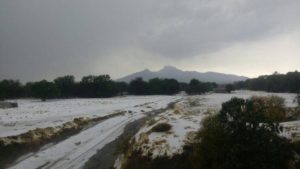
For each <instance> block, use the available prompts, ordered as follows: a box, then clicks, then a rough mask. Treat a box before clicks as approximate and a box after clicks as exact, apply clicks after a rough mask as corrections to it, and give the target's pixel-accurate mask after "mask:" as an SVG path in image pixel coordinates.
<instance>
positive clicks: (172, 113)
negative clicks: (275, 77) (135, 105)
mask: <svg viewBox="0 0 300 169" xmlns="http://www.w3.org/2000/svg"><path fill="white" fill-rule="evenodd" d="M270 95H277V96H280V97H283V98H284V99H285V104H286V105H287V106H288V107H294V106H296V104H295V103H294V102H293V100H294V98H295V94H288V93H279V94H277V93H266V92H253V91H235V92H233V93H231V94H217V93H214V94H207V95H198V96H186V97H184V99H183V100H182V101H180V102H179V103H177V104H176V106H175V108H174V109H169V110H167V111H166V112H164V113H161V114H160V115H159V116H157V117H155V118H154V120H152V122H150V125H149V124H148V125H145V126H144V127H143V128H141V130H140V131H139V132H138V133H137V134H136V136H135V138H134V139H135V143H134V144H133V149H134V150H137V151H141V153H142V155H144V156H150V157H152V158H155V157H159V156H170V157H172V156H173V155H176V154H180V153H182V151H183V146H184V145H185V144H188V143H189V142H190V141H191V140H192V139H191V138H192V137H193V136H194V135H195V132H196V131H198V130H199V128H200V127H201V120H202V119H203V118H204V117H205V116H207V115H209V114H212V113H215V112H217V111H219V109H221V106H222V103H224V102H226V101H228V100H230V99H231V98H232V97H239V98H244V99H247V98H250V97H252V96H270ZM153 122H155V123H153ZM159 123H168V124H170V125H171V126H172V128H171V130H170V131H167V132H152V131H151V129H152V128H153V127H154V126H155V125H157V124H159ZM283 125H284V126H287V125H289V126H292V127H291V129H292V130H288V131H287V130H285V132H283V133H282V135H284V136H290V135H295V133H299V134H300V121H294V122H287V123H283ZM293 133H294V134H293Z"/></svg>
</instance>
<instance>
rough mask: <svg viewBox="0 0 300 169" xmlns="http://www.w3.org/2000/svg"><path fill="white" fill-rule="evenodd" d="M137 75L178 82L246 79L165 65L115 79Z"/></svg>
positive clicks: (126, 79)
mask: <svg viewBox="0 0 300 169" xmlns="http://www.w3.org/2000/svg"><path fill="white" fill-rule="evenodd" d="M137 77H142V78H143V79H144V80H149V79H151V78H155V77H159V78H174V79H176V80H178V81H180V82H189V81H190V80H191V79H198V80H200V81H203V82H216V83H219V84H224V83H232V82H235V81H244V80H246V79H248V78H247V77H245V76H237V75H233V74H224V73H217V72H205V73H201V72H197V71H183V70H180V69H177V68H176V67H173V66H165V67H164V68H162V69H161V70H159V71H150V70H149V69H145V70H143V71H140V72H136V73H133V74H130V75H127V76H125V77H122V78H120V79H117V80H118V81H124V82H130V81H131V80H133V79H135V78H137Z"/></svg>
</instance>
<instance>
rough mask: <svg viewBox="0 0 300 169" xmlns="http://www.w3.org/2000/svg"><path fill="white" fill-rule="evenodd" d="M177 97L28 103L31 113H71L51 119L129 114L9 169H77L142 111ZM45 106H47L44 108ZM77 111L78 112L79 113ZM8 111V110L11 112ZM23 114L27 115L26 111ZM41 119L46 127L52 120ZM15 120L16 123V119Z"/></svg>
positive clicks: (17, 163)
mask: <svg viewBox="0 0 300 169" xmlns="http://www.w3.org/2000/svg"><path fill="white" fill-rule="evenodd" d="M180 98H181V96H145V97H144V96H141V97H122V98H112V99H71V100H59V101H56V102H49V104H47V103H42V102H38V103H39V104H41V105H43V106H38V105H37V103H35V102H29V103H30V104H35V106H34V107H35V108H34V110H36V111H39V110H40V109H43V110H45V107H47V108H46V109H47V110H48V111H51V107H54V108H53V111H56V112H57V113H58V112H63V111H65V110H70V109H72V110H74V112H72V111H71V110H70V111H66V112H68V113H66V114H63V113H62V114H63V116H62V114H59V113H58V114H57V116H54V115H52V116H51V117H53V119H59V118H61V117H69V118H74V117H82V116H94V115H98V116H103V115H105V114H108V113H111V112H113V111H124V110H126V111H132V113H126V114H125V115H124V116H117V117H114V118H110V119H108V120H105V121H103V122H101V123H99V124H97V125H95V126H93V127H91V128H89V129H87V130H84V131H82V132H81V133H79V134H77V135H75V136H72V137H70V138H68V139H66V140H64V141H62V142H59V143H58V144H56V145H53V146H50V147H47V148H45V149H42V150H40V151H39V152H37V153H33V154H29V155H27V156H25V157H23V158H20V159H19V160H18V161H17V162H16V163H15V165H13V166H12V167H11V169H24V168H26V169H27V168H28V169H30V168H39V167H40V168H53V169H68V168H81V167H82V166H83V165H84V164H85V162H87V161H88V160H89V158H90V157H91V156H93V155H94V154H96V152H97V150H99V149H101V148H102V147H103V146H105V145H106V144H107V143H109V142H111V141H113V140H114V139H116V138H117V137H118V136H119V135H120V134H121V133H122V132H123V130H124V127H125V126H126V125H127V124H128V123H130V122H132V121H134V120H137V119H140V118H142V117H144V116H145V113H146V112H149V111H151V110H156V109H160V108H165V107H166V106H167V105H168V104H169V103H170V102H173V101H176V100H178V99H180ZM66 102H67V103H66ZM27 103H28V102H27ZM68 103H72V105H74V106H76V108H71V106H69V105H68ZM45 104H46V105H47V106H44V105H45ZM23 106H24V107H28V106H26V103H25V104H24V105H23ZM23 106H22V104H21V107H20V109H22V108H24V107H23ZM82 106H83V107H82ZM91 107H92V108H91ZM86 109H88V110H89V111H87V110H86ZM27 110H28V109H27ZM80 110H81V111H82V112H80ZM10 111H12V109H11V110H10ZM15 111H16V110H15ZM16 112H18V111H16ZM24 112H27V111H24ZM11 113H12V112H11ZM27 113H28V114H31V113H29V112H27ZM48 113H49V112H48ZM31 115H32V114H31ZM32 116H33V115H32ZM41 116H42V115H41ZM44 116H45V117H43V118H40V119H43V120H45V121H47V120H48V123H47V124H49V123H50V122H51V121H52V120H53V119H52V118H51V119H50V118H47V116H46V114H44ZM15 119H18V118H15ZM26 119H27V120H28V121H29V119H28V118H26ZM49 119H50V122H49ZM66 119H67V118H66ZM16 121H17V122H19V121H18V120H16ZM17 124H18V123H17ZM56 125H57V124H56Z"/></svg>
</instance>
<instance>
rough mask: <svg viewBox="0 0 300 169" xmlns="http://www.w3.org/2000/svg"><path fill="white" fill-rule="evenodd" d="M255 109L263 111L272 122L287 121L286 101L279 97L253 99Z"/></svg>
mask: <svg viewBox="0 0 300 169" xmlns="http://www.w3.org/2000/svg"><path fill="white" fill-rule="evenodd" d="M251 101H253V102H254V104H255V108H256V109H258V111H259V110H260V111H262V112H263V113H264V115H265V116H266V117H267V118H269V119H270V120H272V121H275V122H283V121H286V120H287V108H286V107H285V104H284V103H285V100H284V99H283V98H281V97H278V96H266V97H257V96H255V97H252V98H251Z"/></svg>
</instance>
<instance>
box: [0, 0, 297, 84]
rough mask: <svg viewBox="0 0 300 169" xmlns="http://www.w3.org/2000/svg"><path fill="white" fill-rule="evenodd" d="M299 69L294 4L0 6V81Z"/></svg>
mask: <svg viewBox="0 0 300 169" xmlns="http://www.w3.org/2000/svg"><path fill="white" fill-rule="evenodd" d="M164 65H173V66H176V67H177V68H180V69H183V70H196V71H200V72H206V71H216V72H223V73H233V74H238V75H245V76H249V77H255V76H258V75H261V74H271V73H273V72H274V71H278V72H281V73H285V72H287V71H294V70H297V69H298V70H300V1H299V0H0V79H4V78H11V79H20V80H21V81H23V82H24V81H31V80H41V79H48V80H52V79H53V78H54V77H57V76H61V75H66V74H72V75H75V76H76V77H77V80H80V78H81V77H82V76H83V75H89V74H95V75H97V74H110V75H111V76H112V78H118V77H121V76H124V75H126V74H129V73H133V72H136V71H140V70H142V69H145V68H149V69H150V70H158V69H160V68H161V67H163V66H164Z"/></svg>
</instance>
